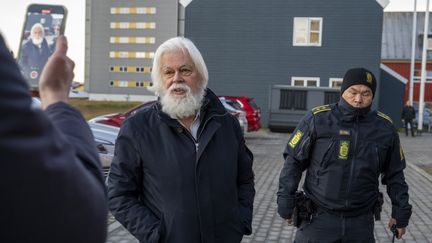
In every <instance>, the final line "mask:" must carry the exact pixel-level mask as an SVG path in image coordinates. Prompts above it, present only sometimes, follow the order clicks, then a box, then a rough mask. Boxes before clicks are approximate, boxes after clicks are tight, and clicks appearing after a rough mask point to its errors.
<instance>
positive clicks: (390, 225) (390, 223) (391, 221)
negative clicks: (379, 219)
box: [388, 218, 396, 229]
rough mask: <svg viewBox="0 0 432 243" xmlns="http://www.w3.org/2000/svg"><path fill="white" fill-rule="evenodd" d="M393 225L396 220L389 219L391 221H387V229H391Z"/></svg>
mask: <svg viewBox="0 0 432 243" xmlns="http://www.w3.org/2000/svg"><path fill="white" fill-rule="evenodd" d="M394 224H396V219H394V218H391V219H390V220H389V222H388V227H389V229H391V227H392V226H393V225H394Z"/></svg>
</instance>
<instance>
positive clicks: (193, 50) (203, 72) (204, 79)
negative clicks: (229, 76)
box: [149, 37, 208, 96]
mask: <svg viewBox="0 0 432 243" xmlns="http://www.w3.org/2000/svg"><path fill="white" fill-rule="evenodd" d="M177 51H182V52H183V53H188V54H189V56H190V57H191V59H192V63H193V64H194V67H195V70H196V71H197V73H198V75H199V77H200V79H201V80H200V81H201V83H200V87H202V89H205V88H206V87H207V84H208V71H207V66H206V64H205V62H204V59H203V57H202V56H201V53H200V52H199V50H198V48H197V47H196V46H195V45H194V43H193V42H192V41H190V40H189V39H187V38H185V37H174V38H171V39H169V40H167V41H165V42H164V43H162V44H161V45H160V46H159V47H158V49H157V50H156V52H155V55H154V59H153V67H152V71H151V77H152V80H153V86H152V87H150V88H149V90H151V91H153V92H155V94H156V95H159V96H160V95H161V94H162V92H163V80H162V73H161V68H162V63H161V59H162V55H163V54H165V53H172V52H177Z"/></svg>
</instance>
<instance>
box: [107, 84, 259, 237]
mask: <svg viewBox="0 0 432 243" xmlns="http://www.w3.org/2000/svg"><path fill="white" fill-rule="evenodd" d="M200 117H201V124H200V128H199V129H198V138H197V140H195V139H194V138H193V137H192V135H191V134H190V133H189V132H188V130H186V129H185V128H184V127H183V126H182V125H181V124H180V123H179V122H178V121H177V120H175V119H172V118H170V117H169V116H168V115H167V114H165V113H163V112H162V111H161V107H160V105H159V103H155V104H154V105H152V106H151V107H149V108H147V109H144V110H142V111H140V112H138V113H137V114H135V115H134V116H132V117H131V118H129V119H128V120H126V121H125V123H123V126H122V128H121V130H120V134H119V136H118V138H117V142H116V148H115V157H114V160H113V163H112V165H111V171H110V174H109V177H108V198H109V207H110V209H111V211H112V213H113V215H114V216H115V217H116V219H117V220H118V221H119V222H120V223H122V224H123V225H124V226H125V227H126V228H127V229H128V230H129V231H130V232H131V233H132V234H133V235H135V236H136V237H137V239H138V240H139V241H140V242H149V243H152V242H178V243H183V242H184V243H198V242H202V243H216V242H219V243H231V242H232V243H234V242H240V241H241V239H242V237H243V235H244V234H250V233H251V230H252V229H251V223H252V209H253V200H254V195H255V189H254V173H253V171H252V161H253V156H252V153H251V152H250V151H249V149H248V148H247V147H246V145H245V141H244V138H243V135H242V132H241V129H240V125H239V124H238V121H237V120H236V118H235V117H233V116H232V115H230V114H229V113H227V111H226V110H225V109H224V108H223V106H222V104H221V103H220V101H219V100H218V98H217V97H216V96H215V94H214V93H213V92H211V91H210V90H207V95H206V97H205V102H204V104H203V107H202V108H201V112H200Z"/></svg>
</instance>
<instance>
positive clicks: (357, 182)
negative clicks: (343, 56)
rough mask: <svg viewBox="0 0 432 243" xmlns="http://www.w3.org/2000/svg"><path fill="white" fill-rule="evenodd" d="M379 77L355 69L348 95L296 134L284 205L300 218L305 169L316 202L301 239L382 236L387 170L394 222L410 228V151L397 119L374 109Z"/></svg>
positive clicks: (348, 78)
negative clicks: (377, 227) (377, 216)
mask: <svg viewBox="0 0 432 243" xmlns="http://www.w3.org/2000/svg"><path fill="white" fill-rule="evenodd" d="M376 85H377V82H376V79H375V77H374V75H373V74H372V73H371V72H370V71H368V70H366V69H364V68H354V69H350V70H348V71H347V72H346V74H345V76H344V78H343V82H342V86H341V99H340V101H339V102H338V103H336V104H331V105H324V106H320V107H316V108H314V109H312V111H310V112H308V113H307V114H306V115H305V117H304V118H303V119H302V121H301V122H300V123H299V125H298V126H297V128H296V129H295V131H294V133H293V135H292V136H291V138H290V139H289V141H288V144H287V146H286V149H285V152H284V158H285V163H284V166H283V169H282V171H281V174H280V179H279V191H278V199H277V203H278V213H279V215H280V216H281V217H282V218H284V219H286V220H287V222H288V224H290V223H291V222H292V214H293V209H294V207H295V200H294V194H295V192H296V190H297V188H298V185H299V181H300V179H301V176H302V172H303V171H304V170H307V173H306V178H305V182H304V185H303V189H304V192H305V194H306V196H307V197H309V198H310V200H311V202H312V205H313V212H310V213H311V215H312V216H311V218H310V219H309V220H307V221H306V222H303V224H302V225H301V226H300V227H299V229H298V230H297V234H296V238H295V242H297V243H301V242H322V243H326V242H375V240H374V235H373V228H374V221H373V217H374V214H373V211H374V206H375V205H376V204H377V201H378V200H379V195H380V193H379V191H378V186H379V179H378V177H379V176H380V175H381V177H382V183H383V184H384V185H386V186H387V193H388V195H389V197H390V199H391V202H392V213H391V219H390V221H389V227H391V226H393V225H394V224H395V225H396V228H397V232H398V238H401V237H402V235H403V234H405V227H406V226H407V225H408V221H409V218H410V216H411V205H410V204H409V203H408V197H409V196H408V186H407V184H406V182H405V177H404V172H403V170H404V168H405V158H404V154H403V151H402V147H401V146H400V143H399V136H398V134H397V132H396V130H395V128H394V126H393V124H392V121H391V119H390V118H389V117H388V116H387V115H385V114H383V113H381V112H379V111H375V110H371V104H372V100H373V98H374V95H375V90H376Z"/></svg>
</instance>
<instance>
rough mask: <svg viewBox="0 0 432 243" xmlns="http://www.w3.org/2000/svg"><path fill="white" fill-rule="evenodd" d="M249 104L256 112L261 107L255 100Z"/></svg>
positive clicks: (251, 100)
mask: <svg viewBox="0 0 432 243" xmlns="http://www.w3.org/2000/svg"><path fill="white" fill-rule="evenodd" d="M248 103H249V105H251V106H252V107H253V108H254V110H259V107H258V106H257V104H256V103H255V101H253V99H250V100H249V101H248Z"/></svg>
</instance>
